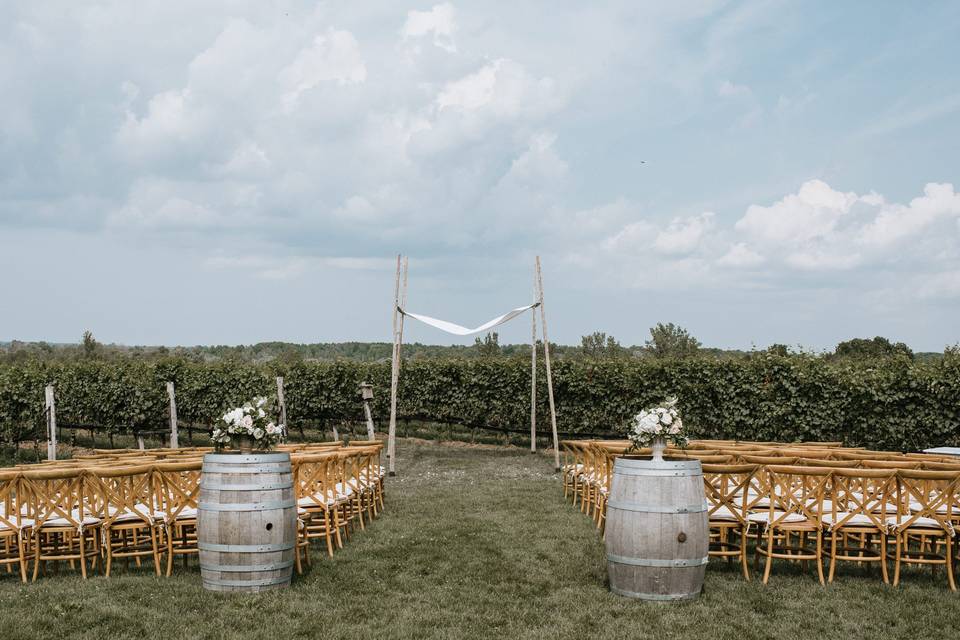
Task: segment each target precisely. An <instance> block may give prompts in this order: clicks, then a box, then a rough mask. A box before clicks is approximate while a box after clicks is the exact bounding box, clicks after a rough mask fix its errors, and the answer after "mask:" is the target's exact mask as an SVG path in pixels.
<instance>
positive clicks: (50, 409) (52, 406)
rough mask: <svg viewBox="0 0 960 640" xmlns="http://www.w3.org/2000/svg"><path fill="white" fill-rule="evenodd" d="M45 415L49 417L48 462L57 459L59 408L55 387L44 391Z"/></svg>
mask: <svg viewBox="0 0 960 640" xmlns="http://www.w3.org/2000/svg"><path fill="white" fill-rule="evenodd" d="M43 394H44V402H43V408H44V413H45V414H46V416H47V460H56V459H57V406H56V402H55V400H54V395H53V385H52V384H48V385H47V387H46V389H44V390H43Z"/></svg>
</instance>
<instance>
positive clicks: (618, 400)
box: [0, 354, 960, 450]
mask: <svg viewBox="0 0 960 640" xmlns="http://www.w3.org/2000/svg"><path fill="white" fill-rule="evenodd" d="M529 367H530V365H529V360H526V359H525V358H506V357H501V358H487V359H475V360H465V359H442V360H432V359H429V360H428V359H424V360H409V361H405V362H404V363H403V376H402V377H401V385H400V393H399V404H398V416H399V417H400V418H401V419H402V420H423V421H430V422H436V423H446V424H457V425H466V426H470V427H477V428H491V429H499V430H506V431H517V432H520V433H523V432H524V431H525V432H526V433H529V411H530V409H529V385H530V368H529ZM553 375H554V384H555V388H556V400H557V412H558V426H559V429H560V432H561V434H562V436H568V437H569V436H577V435H591V436H604V435H612V434H614V433H616V432H617V429H618V427H619V425H621V424H623V423H624V422H625V421H626V419H627V418H628V417H629V416H630V415H632V414H633V413H635V412H636V411H637V410H639V409H640V408H641V407H643V406H645V405H648V404H650V403H652V402H655V401H657V400H660V399H662V398H663V397H665V396H667V395H678V396H679V398H680V404H681V408H682V410H683V415H684V417H685V420H686V421H687V422H688V424H689V425H690V426H691V428H692V429H693V431H694V434H695V435H696V436H698V437H702V438H739V439H753V440H778V441H792V440H842V441H843V442H845V443H847V444H849V445H863V446H869V447H872V448H878V449H893V450H917V449H921V448H924V447H928V446H935V445H949V444H953V445H956V444H960V361H958V360H957V359H955V358H946V359H943V360H942V361H939V362H934V363H915V362H910V361H907V360H898V359H878V360H876V361H867V362H848V363H835V362H833V363H831V362H827V361H824V360H823V359H818V358H812V357H798V356H790V357H781V356H776V355H772V354H758V355H756V356H754V357H751V358H747V359H740V360H725V361H721V360H714V359H709V358H702V359H683V360H656V359H614V360H588V359H587V360H584V359H578V360H573V359H570V360H561V361H558V362H557V363H556V364H555V365H554V371H553ZM275 376H283V377H284V388H285V396H286V406H287V413H288V420H289V422H290V428H291V431H295V430H296V429H297V428H298V427H303V426H313V427H316V426H322V425H324V424H330V423H332V422H335V421H344V420H361V419H362V406H361V403H360V396H359V392H358V389H357V385H358V384H359V383H360V382H361V381H368V382H371V383H373V385H374V388H375V390H376V395H375V399H374V403H373V412H374V416H375V419H376V420H377V421H379V422H380V423H381V424H382V423H384V422H385V421H386V416H387V415H388V410H389V393H388V390H389V379H390V363H389V362H375V363H364V362H355V361H347V360H340V361H334V362H302V363H295V364H292V365H282V364H280V363H276V362H274V363H268V364H259V365H258V364H240V363H236V362H219V363H212V364H201V363H195V362H187V361H185V360H179V359H169V360H162V361H158V362H138V361H136V360H131V361H124V362H98V361H91V362H75V363H41V362H35V361H29V362H26V363H18V364H9V365H0V437H2V439H3V441H5V442H17V441H25V440H32V439H34V438H37V437H39V439H41V440H42V439H44V437H43V436H42V434H43V432H44V416H43V394H44V386H45V385H47V384H51V383H52V384H54V385H55V387H56V396H57V414H58V419H59V420H60V421H61V422H65V423H76V424H90V425H99V426H100V427H101V428H103V429H105V430H107V431H108V432H110V433H116V434H122V433H133V432H137V431H149V430H158V429H163V428H164V427H165V425H166V423H167V415H168V414H167V411H168V409H167V402H168V400H167V395H166V391H165V384H166V382H167V381H172V382H174V383H175V385H176V396H177V406H178V415H179V420H180V422H181V423H184V424H187V425H196V426H199V427H206V426H209V425H212V424H213V423H215V422H216V421H217V420H218V419H219V416H221V415H222V413H223V411H224V410H225V409H227V408H229V407H231V406H235V405H236V404H237V403H238V402H240V401H243V400H246V399H249V398H250V397H253V396H255V395H261V394H270V393H272V392H274V391H275V389H276V382H275ZM537 379H538V382H539V383H540V384H541V385H542V384H543V381H544V379H545V376H544V375H542V374H541V375H538V378H537ZM546 397H547V394H546V390H545V388H541V389H540V390H538V393H537V398H538V402H539V403H540V406H539V407H538V413H539V414H540V415H543V416H545V415H547V407H546ZM540 424H541V425H543V427H546V425H547V421H545V420H542V419H541V421H540ZM544 435H546V431H544Z"/></svg>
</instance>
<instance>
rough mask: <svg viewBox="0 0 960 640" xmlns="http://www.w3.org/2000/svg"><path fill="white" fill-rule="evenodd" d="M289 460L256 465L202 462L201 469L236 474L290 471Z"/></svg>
mask: <svg viewBox="0 0 960 640" xmlns="http://www.w3.org/2000/svg"><path fill="white" fill-rule="evenodd" d="M290 469H291V468H290V463H289V462H278V463H276V464H261V465H259V466H256V467H242V466H240V465H233V464H204V465H203V471H204V472H206V473H232V474H234V475H238V476H252V475H256V474H258V473H290Z"/></svg>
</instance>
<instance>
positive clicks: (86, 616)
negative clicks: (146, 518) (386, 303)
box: [0, 442, 960, 640]
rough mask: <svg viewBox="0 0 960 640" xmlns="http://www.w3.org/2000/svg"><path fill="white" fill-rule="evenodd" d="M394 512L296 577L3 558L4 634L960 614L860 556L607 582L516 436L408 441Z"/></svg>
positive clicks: (554, 634) (547, 630)
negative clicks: (637, 583) (490, 443)
mask: <svg viewBox="0 0 960 640" xmlns="http://www.w3.org/2000/svg"><path fill="white" fill-rule="evenodd" d="M399 448H400V457H399V459H398V469H399V471H400V474H401V475H400V476H398V477H396V478H391V479H389V480H388V482H389V483H388V487H387V490H388V494H387V500H388V504H387V510H386V512H385V513H384V514H383V515H382V516H381V517H380V518H379V519H378V520H376V521H375V522H374V523H373V524H372V525H371V526H370V527H369V528H368V529H367V531H365V532H358V533H357V534H356V535H355V536H354V537H353V539H352V540H351V541H350V543H349V544H348V545H347V546H346V548H345V549H344V550H343V551H341V552H339V553H337V554H336V556H335V557H334V558H333V559H328V558H326V557H325V556H323V555H321V554H320V553H319V550H317V551H315V552H314V564H313V568H312V569H311V570H310V572H309V574H308V575H305V576H303V577H301V578H300V579H298V580H296V582H295V583H294V586H293V587H292V588H291V589H289V590H285V591H279V592H272V593H268V594H264V595H254V596H248V595H232V596H231V595H217V594H210V593H206V592H204V591H203V590H202V589H201V587H200V579H199V571H198V570H197V569H196V568H193V567H192V568H191V569H189V570H184V569H183V568H180V567H178V568H177V570H176V571H175V574H174V577H173V578H170V579H167V578H155V577H154V576H153V575H152V574H150V573H148V572H147V571H146V570H136V569H133V570H129V571H127V570H124V569H123V568H122V565H121V567H119V568H117V569H115V571H116V573H115V575H114V576H113V577H111V578H102V577H94V578H92V579H90V580H87V581H86V582H84V581H82V580H80V579H79V578H77V577H74V575H73V574H72V573H71V572H64V571H61V574H60V575H59V576H49V577H47V578H41V579H40V580H39V581H38V582H37V583H35V584H31V585H28V586H21V585H20V583H19V581H18V580H16V578H15V576H13V575H7V574H5V573H4V574H0V621H2V622H0V638H3V639H4V640H6V639H11V640H12V639H14V638H39V637H43V638H97V639H102V638H129V637H141V638H148V637H167V638H182V637H190V638H258V639H261V640H262V639H264V638H372V637H374V636H380V637H385V638H451V639H452V638H500V639H503V640H507V639H512V638H591V639H593V638H611V639H613V638H617V639H624V638H680V637H701V638H711V639H714V638H717V639H719V638H736V639H737V640H744V639H746V638H766V637H773V636H776V637H779V638H798V637H817V636H820V637H830V638H849V637H869V636H878V637H879V636H883V637H900V636H906V635H907V634H910V635H912V636H915V637H916V636H924V637H940V636H942V635H943V634H944V632H946V633H948V634H949V633H951V632H956V631H957V630H958V629H960V596H958V595H957V594H954V593H951V592H950V591H949V589H947V587H946V584H945V582H946V581H945V579H944V576H943V575H942V574H941V575H938V576H937V577H936V578H931V576H930V572H929V571H924V572H918V571H910V572H908V573H907V574H906V576H905V578H904V583H903V584H902V585H901V586H900V587H899V588H897V589H894V588H891V587H885V586H884V585H883V584H882V583H881V581H880V578H879V576H878V575H877V574H876V573H875V572H872V573H867V572H865V571H860V570H858V569H857V568H856V567H852V568H850V569H847V570H845V571H844V572H843V573H842V574H841V575H840V576H838V579H837V582H836V583H835V584H833V585H830V586H828V587H826V588H823V587H821V586H820V585H819V583H818V582H817V580H816V577H815V574H813V573H812V574H806V575H804V574H801V573H799V572H797V571H792V570H791V569H790V567H786V566H782V565H777V567H776V568H775V571H774V575H773V577H772V579H771V584H770V585H768V586H767V587H764V586H762V585H760V584H758V583H757V582H751V583H745V582H744V581H743V580H742V578H741V577H740V576H739V573H738V572H737V570H736V566H732V567H730V568H729V569H728V568H727V567H726V566H724V565H722V564H721V565H717V564H716V563H711V565H710V567H709V568H708V571H707V582H706V591H705V593H704V595H703V597H702V598H701V599H700V600H699V601H697V602H693V603H688V604H680V605H662V604H646V603H640V602H636V601H631V600H627V599H623V598H620V597H617V596H614V595H611V594H610V593H608V591H607V588H606V585H605V584H604V581H605V576H606V572H605V569H604V560H603V544H602V541H601V540H600V537H599V536H598V535H597V533H596V531H595V530H594V528H593V526H592V523H591V522H590V521H589V519H587V518H586V517H585V516H583V515H581V514H580V513H579V511H576V510H574V509H573V508H571V507H570V506H569V505H568V504H565V503H564V501H563V499H562V495H561V489H560V482H559V479H558V478H557V477H556V476H555V475H554V474H553V473H552V465H551V461H550V460H549V459H548V458H546V457H543V456H531V455H530V454H529V453H527V452H525V451H522V450H517V449H506V450H504V449H472V448H466V447H453V446H443V445H436V444H420V443H409V442H401V443H400V446H399Z"/></svg>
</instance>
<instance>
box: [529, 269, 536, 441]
mask: <svg viewBox="0 0 960 640" xmlns="http://www.w3.org/2000/svg"><path fill="white" fill-rule="evenodd" d="M533 301H534V302H536V301H537V273H536V271H534V274H533ZM530 321H531V322H530V326H531V332H530V453H536V452H537V308H536V307H534V308H533V309H530Z"/></svg>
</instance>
